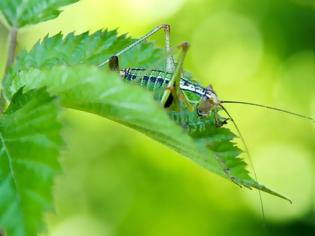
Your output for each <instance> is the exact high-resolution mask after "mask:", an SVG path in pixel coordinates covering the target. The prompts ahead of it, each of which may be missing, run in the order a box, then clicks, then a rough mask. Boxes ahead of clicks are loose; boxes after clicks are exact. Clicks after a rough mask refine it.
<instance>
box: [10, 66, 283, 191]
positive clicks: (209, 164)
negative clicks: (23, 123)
mask: <svg viewBox="0 0 315 236" xmlns="http://www.w3.org/2000/svg"><path fill="white" fill-rule="evenodd" d="M8 81H11V82H10V83H8V84H7V86H6V91H7V92H8V93H7V94H8V96H9V97H10V96H11V95H10V94H14V92H15V91H16V90H18V89H19V88H21V87H25V89H34V88H41V87H47V90H48V91H49V92H50V93H52V94H53V95H58V96H60V98H61V103H62V105H64V106H65V107H68V108H74V109H78V110H83V111H87V112H92V113H95V114H98V115H102V116H104V117H107V118H109V119H112V120H114V121H117V122H119V123H122V124H124V125H127V126H129V127H132V128H134V129H136V130H138V131H140V132H142V133H144V134H146V135H148V136H150V137H151V138H153V139H156V140H157V141H159V142H161V143H163V144H166V145H168V146H169V147H171V148H173V149H174V150H176V151H177V152H179V153H181V154H183V155H185V156H187V157H189V158H191V159H192V160H193V161H195V162H197V163H199V164H200V165H202V166H204V167H205V168H207V169H208V170H210V171H213V172H215V173H217V174H219V175H221V176H224V177H227V178H230V179H231V180H233V181H234V182H235V183H237V184H238V185H241V186H246V187H249V188H251V187H253V188H257V189H260V190H263V191H266V192H269V193H271V194H274V195H277V196H280V197H282V196H281V195H279V194H277V193H274V192H273V191H271V190H269V189H267V188H266V187H264V186H262V185H260V184H258V183H257V182H256V181H254V180H253V179H252V178H251V177H250V176H249V175H248V172H247V170H246V169H245V166H246V165H245V163H244V162H243V161H242V160H241V159H240V158H239V157H238V155H239V153H240V150H239V149H238V148H237V147H236V146H235V145H234V143H233V138H234V135H233V133H231V131H230V130H228V129H225V128H214V125H213V121H211V120H210V121H211V122H208V123H207V126H206V127H204V128H203V129H196V130H195V131H194V129H193V128H190V129H182V128H180V127H179V126H178V125H177V124H176V123H174V122H172V120H171V119H170V118H169V117H168V116H167V114H166V113H165V110H164V109H162V108H161V107H160V106H159V104H158V103H157V102H155V101H154V100H153V96H152V94H151V93H149V92H148V91H146V90H144V89H142V88H141V87H137V86H135V85H131V84H126V83H123V82H122V81H121V80H120V78H119V76H118V75H116V74H112V73H109V72H107V71H106V70H99V68H97V67H95V66H75V67H73V66H72V67H68V66H57V67H53V68H49V69H48V68H47V69H29V70H26V71H20V72H17V73H16V74H15V77H12V78H8ZM187 120H191V119H190V118H189V117H188V118H187ZM187 124H188V125H189V123H188V122H187ZM189 132H190V133H189Z"/></svg>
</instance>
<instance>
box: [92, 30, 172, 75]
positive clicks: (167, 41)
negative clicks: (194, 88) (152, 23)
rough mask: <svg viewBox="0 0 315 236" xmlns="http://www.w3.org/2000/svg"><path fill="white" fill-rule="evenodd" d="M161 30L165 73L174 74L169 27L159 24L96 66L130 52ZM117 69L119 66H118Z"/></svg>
mask: <svg viewBox="0 0 315 236" xmlns="http://www.w3.org/2000/svg"><path fill="white" fill-rule="evenodd" d="M161 29H163V30H164V37H165V51H166V55H167V58H166V71H167V72H170V73H172V72H174V70H175V62H174V59H173V56H172V54H171V44H170V25H168V24H161V25H159V26H156V27H155V28H154V29H152V30H151V31H149V32H148V33H147V34H145V35H144V36H142V37H141V38H140V39H138V40H136V41H134V42H133V43H132V44H130V45H129V46H127V47H125V48H123V49H122V50H120V51H118V52H117V53H115V54H114V55H113V56H111V57H110V58H108V59H107V60H105V61H104V62H102V63H100V64H99V65H98V66H99V67H102V66H104V65H105V64H107V63H109V62H111V60H112V59H113V57H115V56H116V57H118V56H120V55H121V54H123V53H125V52H127V51H129V50H131V49H132V48H134V47H136V46H137V45H139V44H141V43H142V42H144V41H145V40H146V39H147V38H149V37H150V36H152V35H153V34H155V33H156V32H158V31H160V30H161ZM118 67H119V65H118Z"/></svg>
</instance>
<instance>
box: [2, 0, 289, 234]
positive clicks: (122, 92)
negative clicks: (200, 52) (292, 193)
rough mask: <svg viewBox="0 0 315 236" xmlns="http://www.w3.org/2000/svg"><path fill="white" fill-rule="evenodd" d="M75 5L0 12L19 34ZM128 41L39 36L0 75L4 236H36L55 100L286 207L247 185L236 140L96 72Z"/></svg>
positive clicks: (56, 136) (145, 48)
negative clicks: (3, 104)
mask: <svg viewBox="0 0 315 236" xmlns="http://www.w3.org/2000/svg"><path fill="white" fill-rule="evenodd" d="M74 2H77V0H44V1H37V0H24V1H22V0H14V1H11V0H2V1H0V10H1V12H2V13H3V15H4V17H5V19H6V20H7V22H8V24H9V26H11V27H13V28H21V27H23V26H26V25H30V24H36V23H39V22H42V21H46V20H49V19H53V18H56V17H57V16H58V15H59V14H60V12H61V11H60V10H59V9H60V8H61V7H63V6H65V5H68V4H71V3H74ZM133 41H134V39H132V38H130V37H127V36H126V35H118V34H117V31H116V30H113V31H108V30H105V31H97V32H95V33H93V34H89V33H88V32H86V33H83V34H81V35H75V34H74V33H71V34H68V35H67V36H64V35H62V34H61V33H60V34H57V35H55V36H52V37H49V36H46V37H45V38H44V39H43V40H42V41H40V42H38V43H37V44H36V45H34V47H33V48H32V49H31V51H29V52H27V51H25V50H24V51H22V52H21V53H20V54H19V56H18V57H17V58H16V60H15V64H14V65H13V66H11V68H10V69H9V71H8V72H7V74H6V79H5V81H4V86H3V87H4V88H3V89H4V91H3V92H4V94H5V96H6V98H7V99H8V101H10V105H9V107H8V109H7V110H6V112H5V113H4V114H3V115H2V117H1V118H0V148H1V149H0V162H1V163H0V196H1V201H0V228H3V229H4V230H5V231H6V232H7V233H8V234H9V235H13V236H15V235H36V233H37V232H38V231H39V230H40V229H41V228H42V219H41V218H42V214H43V211H44V210H48V209H51V208H52V196H51V186H52V182H53V177H54V175H55V174H56V172H58V171H59V165H58V162H57V156H58V153H59V150H60V145H61V138H60V128H61V125H60V123H59V122H58V119H57V115H58V105H57V103H56V101H55V98H54V97H55V96H58V97H59V98H60V102H61V104H62V105H63V106H64V107H67V108H73V109H77V110H82V111H86V112H91V113H94V114H98V115H101V116H103V117H106V118H109V119H111V120H113V121H116V122H119V123H121V124H124V125H126V126H128V127H131V128H134V129H136V130H138V131H140V132H142V133H144V134H145V135H147V136H149V137H151V138H153V139H155V140H157V141H159V142H161V143H163V144H165V145H167V146H169V147H170V148H172V149H174V150H176V151H177V152H179V153H181V154H183V155H184V156H186V157H188V158H190V159H191V160H193V161H194V162H196V163H198V164H200V165H201V166H203V167H205V168H206V169H208V170H210V171H212V172H214V173H216V174H218V175H221V176H223V177H225V178H228V179H229V180H231V181H233V182H234V183H236V184H237V185H239V186H245V187H248V188H256V189H259V190H262V191H265V192H268V193H270V194H273V195H276V196H278V197H281V198H284V199H286V198H285V197H283V196H282V195H279V194H278V193H275V192H273V191H272V190H270V189H268V188H266V187H265V186H263V185H260V184H259V183H257V182H256V181H255V180H254V179H252V178H251V177H250V175H249V172H248V171H247V170H246V164H245V162H244V161H243V160H242V159H241V158H240V153H241V151H240V149H239V148H238V147H237V146H236V145H235V143H234V139H235V135H234V134H233V133H232V132H231V131H230V130H229V129H226V128H215V126H214V123H213V117H212V118H211V119H208V120H206V121H205V120H201V119H200V118H199V117H198V116H197V115H196V113H191V112H188V111H187V110H185V109H183V110H182V111H181V112H180V113H179V112H174V111H168V112H166V110H164V109H163V108H162V107H161V106H160V105H159V103H157V102H156V101H154V99H153V96H152V93H150V92H149V91H146V90H144V89H143V88H141V87H138V86H136V85H132V84H127V83H124V82H123V81H121V79H120V77H119V76H118V75H117V74H113V73H111V72H109V71H107V70H106V69H104V68H100V67H98V66H97V65H99V64H100V63H102V62H104V61H105V60H106V59H108V58H109V57H110V56H112V55H113V54H115V53H116V52H118V51H119V50H121V49H123V48H125V47H126V46H127V45H130V44H131V43H132V42H133ZM161 58H163V51H162V50H161V49H157V48H155V47H154V46H153V45H152V44H151V43H143V44H141V45H139V46H137V47H136V48H134V49H133V50H130V51H129V52H127V53H125V54H124V55H122V56H121V57H120V65H121V67H122V68H125V67H129V66H132V67H138V66H141V67H152V65H153V64H160V63H158V62H160V59H161ZM23 91H24V92H25V93H23ZM46 91H47V92H46Z"/></svg>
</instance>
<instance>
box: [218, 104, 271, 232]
mask: <svg viewBox="0 0 315 236" xmlns="http://www.w3.org/2000/svg"><path fill="white" fill-rule="evenodd" d="M221 103H222V101H221ZM219 106H220V107H221V108H222V110H223V111H224V112H225V113H226V115H227V116H228V117H229V119H230V120H231V122H232V124H233V126H234V128H235V129H236V132H237V134H238V136H239V137H240V139H241V142H242V144H243V146H244V148H245V152H246V153H247V156H248V159H249V164H250V166H251V168H252V170H253V174H254V178H255V181H256V182H258V178H257V174H256V170H255V168H254V163H253V160H252V157H251V154H250V152H249V149H248V146H247V144H246V142H245V139H244V137H243V135H242V133H241V130H240V129H239V128H238V125H237V124H236V122H235V120H234V119H233V117H232V115H231V114H230V112H228V110H227V109H226V108H225V107H224V106H223V105H222V104H219ZM258 195H259V202H260V206H261V214H262V218H263V228H264V231H265V234H266V233H267V226H266V217H265V208H264V204H263V200H262V196H261V191H260V190H259V189H258Z"/></svg>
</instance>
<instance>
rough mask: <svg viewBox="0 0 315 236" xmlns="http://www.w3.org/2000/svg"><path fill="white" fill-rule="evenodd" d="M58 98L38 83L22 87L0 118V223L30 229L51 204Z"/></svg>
mask: <svg viewBox="0 0 315 236" xmlns="http://www.w3.org/2000/svg"><path fill="white" fill-rule="evenodd" d="M58 111H59V109H58V104H57V103H56V100H55V98H53V97H51V96H50V95H48V93H47V92H46V91H45V90H44V89H40V90H30V91H28V92H27V93H23V92H22V89H20V90H19V91H17V93H16V94H15V95H14V96H13V97H12V100H11V104H10V106H9V107H8V109H7V111H6V112H5V113H4V114H3V115H2V116H1V118H0V150H1V151H0V167H1V168H0V196H1V198H0V199H1V200H0V228H1V229H3V230H5V232H6V233H8V235H12V236H14V235H20V236H22V235H36V233H37V232H38V230H39V229H41V228H42V213H43V211H44V210H48V209H52V195H51V188H52V182H53V177H54V175H55V174H56V172H58V171H59V164H58V162H57V157H58V153H59V149H60V145H61V138H60V134H59V133H60V128H61V125H60V123H59V121H58V118H57V116H58Z"/></svg>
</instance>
